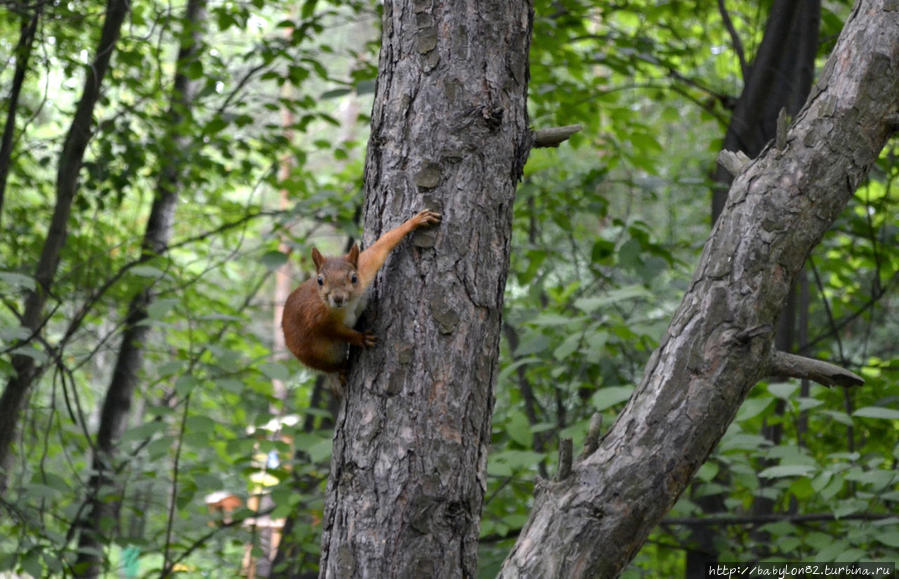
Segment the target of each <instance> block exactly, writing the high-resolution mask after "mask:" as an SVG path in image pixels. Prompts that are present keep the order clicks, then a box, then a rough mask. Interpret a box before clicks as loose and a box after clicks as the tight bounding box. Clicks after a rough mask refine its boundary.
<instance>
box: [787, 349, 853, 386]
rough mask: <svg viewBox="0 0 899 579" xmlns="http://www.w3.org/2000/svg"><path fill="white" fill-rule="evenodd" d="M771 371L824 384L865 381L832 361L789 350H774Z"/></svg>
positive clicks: (844, 384)
mask: <svg viewBox="0 0 899 579" xmlns="http://www.w3.org/2000/svg"><path fill="white" fill-rule="evenodd" d="M770 371H771V376H775V377H780V378H806V379H808V380H812V381H813V382H817V383H818V384H823V385H824V386H861V385H862V384H864V383H865V380H864V379H863V378H862V377H861V376H858V375H856V374H853V373H852V372H850V371H849V370H846V369H844V368H840V367H839V366H837V365H835V364H831V363H830V362H825V361H823V360H815V359H814V358H806V357H805V356H797V355H796V354H788V353H787V352H772V354H771V370H770Z"/></svg>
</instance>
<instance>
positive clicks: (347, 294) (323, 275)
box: [312, 244, 359, 308]
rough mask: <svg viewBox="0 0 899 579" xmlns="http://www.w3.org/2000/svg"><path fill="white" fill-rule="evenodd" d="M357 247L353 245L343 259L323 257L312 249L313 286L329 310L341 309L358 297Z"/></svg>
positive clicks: (316, 250)
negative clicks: (313, 265)
mask: <svg viewBox="0 0 899 579" xmlns="http://www.w3.org/2000/svg"><path fill="white" fill-rule="evenodd" d="M358 261H359V246H358V245H356V244H354V245H353V248H352V249H350V252H349V253H348V254H346V255H345V256H343V257H324V256H323V255H322V254H321V253H320V252H319V251H318V249H316V248H315V247H313V248H312V262H313V263H314V264H315V284H316V287H317V288H318V295H319V296H321V298H322V301H324V302H325V304H327V305H328V307H331V308H342V307H344V306H346V305H347V304H348V303H349V302H350V300H352V299H353V298H354V297H356V296H357V295H358V292H359V274H358V272H357V271H356V264H357V263H358Z"/></svg>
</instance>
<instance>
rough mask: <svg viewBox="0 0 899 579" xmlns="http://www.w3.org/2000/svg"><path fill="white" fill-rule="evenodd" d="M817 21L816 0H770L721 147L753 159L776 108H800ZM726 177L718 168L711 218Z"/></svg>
mask: <svg viewBox="0 0 899 579" xmlns="http://www.w3.org/2000/svg"><path fill="white" fill-rule="evenodd" d="M820 20H821V0H775V2H774V4H773V5H772V6H771V14H770V15H769V16H768V21H767V22H766V23H765V35H764V37H763V38H762V43H761V44H760V45H759V50H758V54H756V56H755V59H754V60H753V62H752V66H751V67H750V69H749V71H747V72H748V74H746V76H745V78H744V79H743V81H744V85H743V92H742V93H740V98H739V99H738V100H737V106H736V107H735V108H734V114H733V115H732V116H731V119H730V124H729V125H728V127H727V133H726V134H725V135H724V150H725V151H742V152H744V153H746V155H747V156H748V157H749V158H750V159H754V158H755V157H757V156H758V154H759V153H760V152H761V150H762V147H764V146H765V144H766V143H767V142H768V141H770V140H771V139H773V138H774V134H775V131H776V128H777V115H778V114H779V113H780V110H781V109H784V110H785V111H786V112H787V114H788V115H795V114H796V113H797V112H798V111H799V109H800V107H802V105H803V103H804V102H805V99H806V97H808V92H809V90H810V89H811V86H812V80H813V79H814V74H815V56H816V55H817V53H818V26H819V23H820ZM731 181H732V177H731V175H730V173H728V172H727V171H725V170H724V169H723V168H721V167H718V168H717V170H716V172H715V183H716V188H715V191H714V192H713V195H712V222H713V223H714V222H715V220H717V219H718V215H719V214H720V213H721V210H722V209H723V208H724V203H725V201H727V190H728V188H729V187H730V183H731Z"/></svg>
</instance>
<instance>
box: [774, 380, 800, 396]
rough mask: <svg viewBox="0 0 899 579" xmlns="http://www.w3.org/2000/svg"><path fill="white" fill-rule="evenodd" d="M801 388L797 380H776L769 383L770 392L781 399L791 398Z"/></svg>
mask: <svg viewBox="0 0 899 579" xmlns="http://www.w3.org/2000/svg"><path fill="white" fill-rule="evenodd" d="M798 389H799V383H797V382H775V383H773V384H768V392H770V393H771V394H773V395H774V396H775V397H776V398H780V399H781V400H790V399H792V398H793V394H794V393H795V392H796V390H798Z"/></svg>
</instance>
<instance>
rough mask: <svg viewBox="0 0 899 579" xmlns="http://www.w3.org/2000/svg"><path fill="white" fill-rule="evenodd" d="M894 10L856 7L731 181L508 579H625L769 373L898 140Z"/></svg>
mask: <svg viewBox="0 0 899 579" xmlns="http://www.w3.org/2000/svg"><path fill="white" fill-rule="evenodd" d="M894 4H895V3H894V2H892V1H891V0H860V1H859V3H858V4H856V6H855V8H854V9H853V11H852V14H851V16H850V18H849V20H848V22H847V23H846V26H845V28H844V30H843V33H842V34H841V36H840V39H839V41H838V42H837V45H836V48H835V49H834V54H833V55H832V56H831V58H830V60H829V61H828V63H827V66H826V67H825V70H824V72H823V74H822V78H821V80H819V82H818V86H817V87H816V89H815V90H814V91H813V94H812V96H811V97H810V98H809V100H808V103H807V104H806V106H805V108H804V109H803V110H802V112H800V113H799V115H798V117H797V120H796V122H795V124H794V125H793V126H792V127H791V129H790V131H789V132H788V134H787V138H786V142H785V143H784V144H783V148H782V149H778V148H776V147H770V148H768V149H766V150H765V151H763V153H762V155H761V156H760V157H759V158H758V159H757V160H756V161H754V162H753V163H751V164H750V165H748V166H747V168H746V169H745V170H744V171H743V173H742V174H741V175H740V176H739V177H738V178H737V179H736V180H735V181H734V184H733V186H732V187H731V190H730V194H729V198H728V202H727V204H726V205H725V207H724V210H723V212H722V214H721V216H720V217H719V219H718V222H717V223H716V225H715V228H714V230H713V232H712V235H711V237H710V239H709V240H708V242H707V243H706V246H705V249H704V251H703V254H702V258H701V261H700V264H699V266H698V268H697V270H696V273H695V275H694V278H693V282H692V283H691V285H690V287H689V289H688V290H687V292H686V295H685V296H684V299H683V302H682V303H681V305H680V307H679V308H678V311H677V312H676V313H675V315H674V318H673V320H672V322H671V325H670V326H669V327H668V330H667V332H666V334H665V336H664V337H663V338H662V340H661V345H660V346H659V348H658V350H656V352H655V353H653V355H652V357H651V358H650V360H649V363H648V364H647V369H646V374H645V377H644V379H643V381H642V383H641V384H640V385H639V386H638V387H637V389H636V391H635V393H634V395H633V396H632V398H631V400H630V401H629V402H628V404H627V406H626V408H625V409H624V411H623V412H622V413H621V415H620V416H619V417H618V420H617V421H616V423H615V425H614V426H613V428H612V430H611V431H610V432H609V433H607V434H606V435H605V437H604V438H603V439H602V441H601V442H600V445H599V448H598V449H597V450H596V451H595V452H593V453H592V454H590V455H589V456H588V457H587V458H586V459H584V460H583V461H581V462H579V463H578V464H576V465H575V466H574V468H573V470H572V471H571V474H570V476H568V477H567V478H565V479H564V480H562V481H560V482H555V483H546V484H544V485H541V486H540V487H539V488H538V491H537V497H536V500H535V506H534V510H533V512H532V513H531V517H530V519H529V521H528V523H527V525H526V527H525V528H524V529H523V530H522V533H521V535H520V536H519V538H518V541H517V543H516V546H515V548H514V549H513V551H512V553H511V554H510V555H509V557H508V558H507V559H506V561H505V563H504V565H503V569H502V572H501V575H500V576H501V577H613V576H615V575H616V574H618V573H619V572H620V571H621V570H622V569H623V568H624V567H625V565H627V563H628V562H629V561H630V560H631V559H632V558H633V557H634V555H635V554H636V553H637V551H638V550H639V548H640V546H641V545H642V544H643V542H644V541H645V539H646V537H647V535H648V534H649V532H650V531H651V530H652V529H653V527H654V526H655V525H656V524H657V523H658V522H659V521H660V520H661V518H662V517H663V516H664V514H665V512H666V511H667V510H668V509H669V508H670V507H671V505H672V504H674V502H675V501H676V500H677V498H678V496H679V495H680V493H681V492H682V491H683V490H684V488H685V486H686V485H687V483H688V482H689V481H690V478H691V477H692V476H693V474H694V473H695V472H696V470H697V469H698V468H699V466H700V465H701V464H702V463H703V461H704V460H705V459H706V457H707V456H708V454H709V453H710V452H711V450H712V449H713V448H714V446H715V445H716V444H717V443H718V441H719V440H720V438H721V436H722V435H723V434H724V432H725V430H726V429H727V427H728V425H729V424H730V423H731V421H732V420H733V418H734V416H735V414H736V412H737V409H738V408H739V406H740V404H741V403H742V401H743V400H744V398H745V397H746V395H747V393H748V392H749V391H750V390H751V388H752V387H753V385H754V384H755V383H756V382H758V381H759V380H760V379H762V378H764V377H765V376H766V375H767V374H768V373H769V369H770V366H771V363H772V353H773V351H774V350H773V348H772V344H773V339H774V333H775V330H774V327H775V324H776V321H777V315H778V313H779V311H780V309H781V308H782V307H783V302H784V298H785V297H786V295H787V292H788V291H789V289H790V285H791V284H792V282H793V279H794V277H795V276H796V274H797V272H798V271H799V270H800V268H801V267H802V264H803V262H804V260H805V257H806V255H807V254H808V252H809V251H810V250H811V248H812V247H814V245H815V244H817V243H818V241H819V240H820V239H821V236H822V235H824V232H825V231H826V230H827V228H828V227H829V226H830V225H831V224H832V223H833V221H834V220H835V219H836V217H837V215H838V214H839V213H840V211H841V210H842V209H843V208H844V207H845V206H846V204H847V202H848V201H849V199H850V197H851V196H852V194H853V192H854V191H855V188H856V186H857V185H858V184H859V183H860V182H861V181H862V180H863V179H864V177H865V176H866V174H867V172H868V169H869V168H870V166H871V165H872V164H873V163H874V162H875V161H876V159H877V156H878V154H879V152H880V150H881V149H882V147H883V146H884V144H885V143H886V141H887V139H888V137H889V136H890V134H891V133H892V132H893V131H894V130H895V127H896V122H897V112H899V10H896V8H895V6H894Z"/></svg>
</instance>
